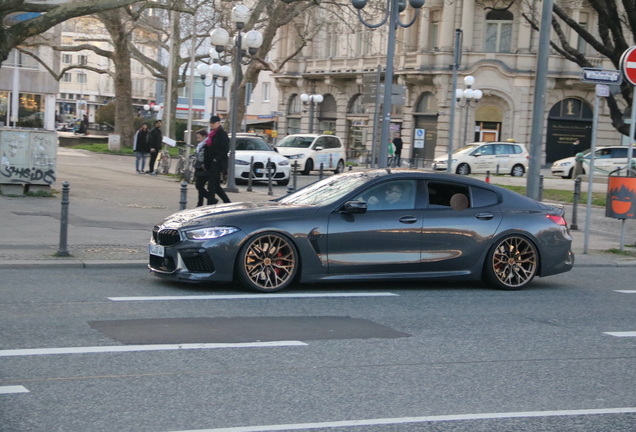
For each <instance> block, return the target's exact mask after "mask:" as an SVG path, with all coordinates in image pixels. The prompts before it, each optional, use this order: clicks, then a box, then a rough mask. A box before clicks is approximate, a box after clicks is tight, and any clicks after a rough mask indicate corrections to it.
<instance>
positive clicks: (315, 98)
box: [300, 93, 324, 133]
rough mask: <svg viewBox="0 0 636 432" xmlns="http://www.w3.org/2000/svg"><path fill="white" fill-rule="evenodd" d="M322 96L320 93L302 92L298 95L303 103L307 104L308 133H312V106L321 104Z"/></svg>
mask: <svg viewBox="0 0 636 432" xmlns="http://www.w3.org/2000/svg"><path fill="white" fill-rule="evenodd" d="M323 100H324V97H323V96H322V95H321V94H312V95H308V94H306V93H303V94H301V95H300V101H301V102H302V103H303V105H307V104H309V133H314V107H315V106H316V105H318V104H321V103H322V101H323Z"/></svg>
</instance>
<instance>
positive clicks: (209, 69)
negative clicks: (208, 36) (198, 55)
mask: <svg viewBox="0 0 636 432" xmlns="http://www.w3.org/2000/svg"><path fill="white" fill-rule="evenodd" d="M214 52H215V53H216V51H214ZM217 55H218V54H217ZM197 72H198V73H199V75H201V81H202V82H203V85H204V86H206V87H210V86H212V115H215V114H216V88H217V87H219V88H220V89H222V88H225V83H226V82H227V80H228V79H229V78H230V76H231V75H232V68H231V67H229V66H227V65H223V66H221V65H220V64H218V63H212V65H211V66H210V65H208V64H206V63H201V64H200V65H199V66H197ZM208 74H211V75H212V82H211V83H210V84H206V83H205V78H206V77H207V76H208ZM219 78H221V79H222V81H221V84H219V83H218V79H219Z"/></svg>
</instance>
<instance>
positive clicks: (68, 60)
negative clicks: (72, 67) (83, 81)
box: [62, 54, 73, 64]
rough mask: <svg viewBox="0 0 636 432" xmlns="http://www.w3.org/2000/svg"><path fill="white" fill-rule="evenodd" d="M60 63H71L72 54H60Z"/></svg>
mask: <svg viewBox="0 0 636 432" xmlns="http://www.w3.org/2000/svg"><path fill="white" fill-rule="evenodd" d="M62 63H64V64H71V63H73V55H72V54H62Z"/></svg>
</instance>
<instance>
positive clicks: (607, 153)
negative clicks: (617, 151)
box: [596, 149, 612, 159]
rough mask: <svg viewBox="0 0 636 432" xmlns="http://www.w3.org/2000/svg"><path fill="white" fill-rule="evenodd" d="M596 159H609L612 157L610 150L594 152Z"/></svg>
mask: <svg viewBox="0 0 636 432" xmlns="http://www.w3.org/2000/svg"><path fill="white" fill-rule="evenodd" d="M596 157H597V158H599V159H609V158H611V157H612V149H601V150H599V151H598V152H596Z"/></svg>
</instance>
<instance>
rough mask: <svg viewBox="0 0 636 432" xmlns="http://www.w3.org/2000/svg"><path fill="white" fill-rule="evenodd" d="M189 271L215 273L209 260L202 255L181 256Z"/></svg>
mask: <svg viewBox="0 0 636 432" xmlns="http://www.w3.org/2000/svg"><path fill="white" fill-rule="evenodd" d="M181 258H182V259H183V262H184V264H185V265H186V267H187V268H188V270H189V271H191V272H193V273H213V272H214V269H213V268H211V267H210V264H209V263H208V261H207V260H206V259H205V258H204V257H203V256H202V255H199V256H193V257H184V256H182V257H181Z"/></svg>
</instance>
